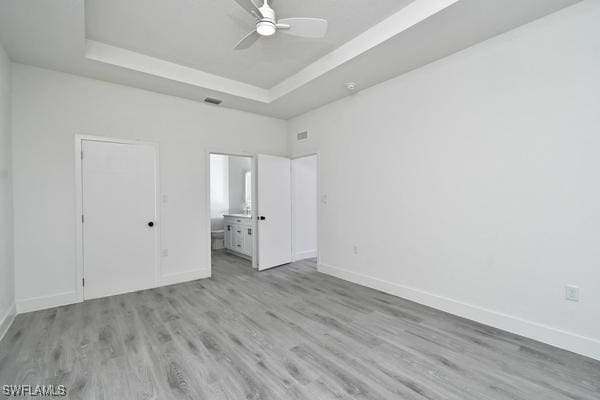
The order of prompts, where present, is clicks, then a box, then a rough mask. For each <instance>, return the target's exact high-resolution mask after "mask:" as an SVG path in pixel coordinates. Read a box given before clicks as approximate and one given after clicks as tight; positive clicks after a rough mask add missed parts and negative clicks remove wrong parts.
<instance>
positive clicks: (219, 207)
mask: <svg viewBox="0 0 600 400" xmlns="http://www.w3.org/2000/svg"><path fill="white" fill-rule="evenodd" d="M228 212H229V156H226V155H222V154H211V155H210V220H211V230H213V231H216V230H222V229H223V226H224V219H223V214H227V213H228Z"/></svg>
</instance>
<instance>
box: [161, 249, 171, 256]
mask: <svg viewBox="0 0 600 400" xmlns="http://www.w3.org/2000/svg"><path fill="white" fill-rule="evenodd" d="M160 255H161V256H163V257H168V256H169V249H162V251H161V252H160Z"/></svg>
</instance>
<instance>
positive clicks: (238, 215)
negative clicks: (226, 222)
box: [223, 214, 252, 218]
mask: <svg viewBox="0 0 600 400" xmlns="http://www.w3.org/2000/svg"><path fill="white" fill-rule="evenodd" d="M223 216H224V217H234V218H252V215H251V214H223Z"/></svg>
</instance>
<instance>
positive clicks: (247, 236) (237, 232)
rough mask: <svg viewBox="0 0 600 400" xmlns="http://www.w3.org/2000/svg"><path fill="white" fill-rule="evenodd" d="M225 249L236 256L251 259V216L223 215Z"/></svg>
mask: <svg viewBox="0 0 600 400" xmlns="http://www.w3.org/2000/svg"><path fill="white" fill-rule="evenodd" d="M223 218H224V222H225V223H224V231H225V232H224V233H225V249H227V251H231V252H233V253H234V254H236V255H239V256H242V257H245V258H250V257H252V233H253V232H252V216H251V215H246V214H224V215H223Z"/></svg>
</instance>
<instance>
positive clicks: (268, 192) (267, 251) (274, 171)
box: [257, 154, 292, 271]
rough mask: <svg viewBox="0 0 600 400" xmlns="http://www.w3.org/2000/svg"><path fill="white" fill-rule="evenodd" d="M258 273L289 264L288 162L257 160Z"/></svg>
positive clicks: (262, 156)
mask: <svg viewBox="0 0 600 400" xmlns="http://www.w3.org/2000/svg"><path fill="white" fill-rule="evenodd" d="M257 167H258V168H257V186H258V189H257V197H258V198H257V200H258V209H257V217H258V270H259V271H263V270H265V269H268V268H273V267H277V266H279V265H282V264H287V263H289V262H291V261H292V197H291V187H292V186H291V160H290V159H289V158H284V157H276V156H269V155H263V154H259V155H258V158H257Z"/></svg>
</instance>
